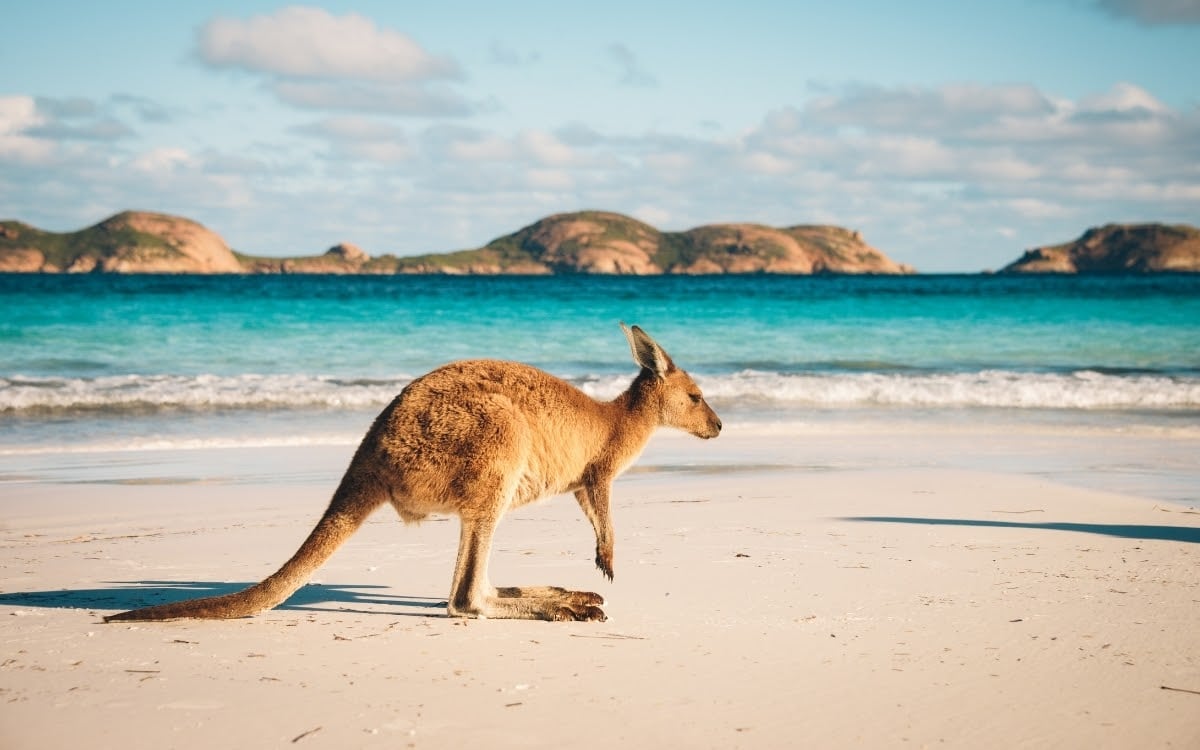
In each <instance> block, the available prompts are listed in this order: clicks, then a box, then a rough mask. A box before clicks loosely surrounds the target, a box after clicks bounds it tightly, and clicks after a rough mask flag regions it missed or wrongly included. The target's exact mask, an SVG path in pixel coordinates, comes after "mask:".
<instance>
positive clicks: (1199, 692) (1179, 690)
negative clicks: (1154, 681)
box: [1159, 685, 1200, 695]
mask: <svg viewBox="0 0 1200 750" xmlns="http://www.w3.org/2000/svg"><path fill="white" fill-rule="evenodd" d="M1159 687H1160V688H1162V689H1163V690H1173V691H1175V692H1176V693H1191V694H1192V695H1200V690H1190V689H1188V688H1177V687H1171V686H1170V685H1159Z"/></svg>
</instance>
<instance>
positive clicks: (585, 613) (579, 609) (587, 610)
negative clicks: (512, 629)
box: [496, 586, 608, 622]
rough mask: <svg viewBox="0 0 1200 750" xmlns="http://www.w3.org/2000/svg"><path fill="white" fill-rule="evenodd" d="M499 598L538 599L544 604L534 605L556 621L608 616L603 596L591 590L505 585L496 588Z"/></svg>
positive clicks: (603, 619)
mask: <svg viewBox="0 0 1200 750" xmlns="http://www.w3.org/2000/svg"><path fill="white" fill-rule="evenodd" d="M496 595H497V596H498V597H499V598H500V599H524V600H533V601H540V602H543V603H544V604H545V606H544V607H543V606H539V605H535V606H536V607H537V608H538V609H539V610H541V611H543V612H547V613H548V614H549V615H550V616H549V617H548V618H547V619H550V620H556V621H564V620H566V621H570V620H576V621H583V622H604V621H605V620H607V619H608V616H607V615H605V614H604V610H602V609H600V605H601V604H604V597H602V596H600V595H599V594H596V593H593V592H591V591H571V590H570V589H564V588H562V587H560V586H505V587H503V588H498V589H496Z"/></svg>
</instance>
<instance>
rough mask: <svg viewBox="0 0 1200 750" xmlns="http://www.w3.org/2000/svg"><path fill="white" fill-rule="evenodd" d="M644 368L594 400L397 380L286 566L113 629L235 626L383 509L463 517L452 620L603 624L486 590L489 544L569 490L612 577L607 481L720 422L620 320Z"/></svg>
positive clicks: (501, 379)
mask: <svg viewBox="0 0 1200 750" xmlns="http://www.w3.org/2000/svg"><path fill="white" fill-rule="evenodd" d="M621 328H622V330H624V331H625V335H626V337H627V338H628V339H629V345H630V348H631V349H632V351H633V359H634V361H635V362H636V363H637V364H638V365H640V367H641V371H640V372H639V373H638V374H637V376H636V377H635V378H634V379H633V382H632V383H631V384H630V386H629V388H628V389H627V390H626V391H625V392H624V393H622V394H621V395H620V396H618V397H617V398H616V399H614V400H613V401H609V402H601V401H596V400H595V399H593V398H591V397H590V396H588V395H587V394H585V393H584V392H583V391H581V390H579V389H578V388H576V387H575V386H573V385H571V384H570V383H567V382H565V381H563V380H560V379H559V378H556V377H554V376H553V375H550V374H548V373H546V372H543V371H541V370H539V369H537V368H534V367H530V366H528V365H523V364H519V363H516V362H504V361H496V360H469V361H463V362H455V363H452V364H448V365H445V366H443V367H440V368H438V369H436V370H433V371H432V372H430V373H428V374H426V375H423V376H421V377H419V378H417V379H416V380H414V381H412V382H411V383H409V384H408V386H406V387H405V388H404V389H403V390H402V391H401V392H400V395H399V396H397V397H396V398H395V400H393V401H392V402H391V404H389V405H388V406H387V407H386V408H385V409H384V410H383V411H382V412H381V413H380V415H379V416H378V417H377V418H376V419H375V422H374V424H373V425H372V426H371V428H370V429H369V430H368V431H367V434H366V436H365V437H364V438H363V441H362V443H361V444H360V445H359V446H358V449H357V451H355V453H354V457H353V458H352V459H351V460H350V465H349V467H348V468H347V469H346V473H345V475H344V476H343V477H342V481H341V483H340V484H339V485H338V488H337V490H336V491H335V492H334V494H333V499H332V500H330V503H329V507H328V508H327V509H326V511H325V513H324V515H322V516H321V518H320V520H319V521H317V525H316V526H315V527H314V528H313V530H312V532H311V533H310V534H309V536H308V538H307V539H306V540H305V541H304V543H303V544H301V545H300V549H299V550H297V551H296V553H295V554H294V555H293V556H292V558H291V559H290V560H288V561H287V562H286V563H284V564H283V567H281V568H280V569H279V570H278V571H277V572H275V573H274V574H272V575H270V576H268V577H267V578H266V579H265V580H263V581H262V582H260V583H256V584H254V585H253V586H250V587H249V588H246V589H244V590H242V591H238V592H235V593H232V594H225V595H222V596H212V597H206V598H203V599H191V600H188V601H182V602H174V603H170V604H160V605H157V606H153V607H145V608H143V609H135V610H131V611H129V612H122V613H120V614H116V615H112V616H109V617H106V618H104V619H105V621H106V622H116V621H124V620H174V619H180V618H207V619H222V618H234V617H245V616H247V615H252V614H255V613H258V612H261V611H263V610H266V609H271V608H272V607H275V606H277V605H279V604H281V603H283V602H284V601H285V600H286V599H287V598H288V597H289V596H291V595H292V593H294V592H295V591H296V589H298V588H300V587H301V586H303V585H304V584H305V583H306V582H307V581H308V579H309V577H310V576H311V575H312V573H313V571H315V570H316V569H317V568H318V567H320V566H321V565H322V564H323V563H324V562H325V561H326V560H328V559H329V557H330V555H332V554H333V552H334V550H336V549H337V548H338V547H339V546H341V544H342V543H343V542H345V541H346V539H348V538H349V537H350V535H351V534H353V533H354V532H355V531H356V530H357V529H358V528H359V526H361V525H362V524H363V522H364V521H366V519H367V517H368V516H370V515H371V513H372V512H374V511H375V510H376V509H377V508H379V507H380V506H381V505H383V504H384V503H388V502H390V503H391V504H392V507H394V508H395V509H396V511H397V512H398V513H399V514H400V518H401V520H403V521H404V522H405V523H412V522H416V521H420V520H421V519H423V518H425V517H426V516H428V515H429V514H431V513H446V514H455V515H457V516H458V517H459V520H460V521H461V532H460V537H459V543H458V560H457V562H456V563H455V565H454V578H453V581H452V583H451V586H450V598H449V600H448V601H447V611H448V613H449V615H450V616H452V617H478V618H510V619H526V620H580V621H602V620H605V619H607V618H606V616H605V614H604V611H603V610H602V609H601V608H600V605H602V604H604V598H603V597H601V596H600V595H599V594H595V593H592V592H590V591H570V590H567V589H564V588H559V587H557V586H532V587H530V586H522V587H502V588H495V587H493V586H492V585H491V583H490V582H489V580H488V558H489V556H490V554H491V546H492V535H493V534H494V533H495V531H496V525H497V524H498V523H499V521H500V518H501V517H502V516H503V515H504V514H505V513H507V512H508V511H510V510H512V509H513V508H517V507H520V506H522V505H526V504H528V503H532V502H534V501H537V500H541V499H543V498H546V497H549V496H551V495H557V494H560V493H566V492H573V493H574V494H575V499H576V500H577V501H578V502H579V506H580V508H582V509H583V513H584V515H585V516H587V519H588V520H589V521H590V522H591V524H592V528H593V529H594V531H595V534H596V567H598V568H599V569H600V572H601V573H602V574H603V575H604V576H606V577H607V578H608V579H609V580H612V578H613V527H612V519H611V516H610V513H609V508H610V501H609V498H610V493H611V490H612V482H613V480H614V479H615V478H616V477H617V476H618V475H620V474H621V473H622V472H623V471H625V469H627V468H628V467H629V466H630V465H631V464H632V463H633V462H634V460H636V459H637V457H638V456H639V455H640V454H641V452H642V449H643V448H645V446H646V443H647V442H648V441H649V439H650V436H651V434H652V433H653V432H654V430H655V429H656V428H658V427H660V426H667V427H676V428H680V429H683V430H685V431H687V432H690V433H691V434H693V435H695V436H697V437H701V438H706V439H707V438H714V437H716V436H717V435H718V434H719V433H720V432H721V420H720V418H719V417H718V416H717V414H716V412H714V411H713V410H712V408H711V407H710V406H709V405H708V404H707V403H706V402H705V400H704V396H703V395H702V394H701V392H700V388H699V387H697V385H696V383H695V382H694V381H693V380H692V378H691V377H690V376H689V375H688V374H687V373H686V372H684V371H683V370H681V369H679V368H678V367H676V366H675V363H674V362H673V361H672V360H671V358H670V357H669V356H667V353H666V352H665V351H663V349H662V347H660V346H659V345H658V344H657V343H655V341H654V340H653V339H651V338H650V336H649V335H647V334H646V332H645V331H643V330H642V329H641V328H639V327H637V326H633V327H632V328H629V327H627V326H626V325H625V324H624V323H622V324H621Z"/></svg>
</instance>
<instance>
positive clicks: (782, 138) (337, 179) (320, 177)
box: [0, 79, 1200, 271]
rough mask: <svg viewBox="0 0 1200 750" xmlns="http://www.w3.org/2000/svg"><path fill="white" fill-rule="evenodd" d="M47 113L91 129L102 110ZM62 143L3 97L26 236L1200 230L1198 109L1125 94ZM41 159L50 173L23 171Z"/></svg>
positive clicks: (949, 265)
mask: <svg viewBox="0 0 1200 750" xmlns="http://www.w3.org/2000/svg"><path fill="white" fill-rule="evenodd" d="M281 80H282V79H281ZM297 82H306V83H312V84H331V82H326V81H315V80H314V81H297ZM331 85H332V84H331ZM355 85H357V83H355ZM48 109H54V110H55V111H59V112H64V113H65V112H66V111H67V110H70V111H73V112H76V113H77V115H76V120H77V121H80V122H82V121H84V120H85V119H86V118H87V117H91V118H97V117H100V116H102V114H103V113H104V112H105V111H106V109H105V107H104V106H103V103H101V104H100V105H98V106H97V107H95V111H94V112H93V113H92V114H91V115H87V114H85V111H86V110H87V109H88V107H87V106H85V103H84V102H81V101H66V102H59V103H58V105H56V108H55V107H51V108H48ZM905 113H908V114H911V115H912V116H911V117H909V116H905ZM51 122H53V118H51V117H50V116H49V115H48V114H47V113H46V112H43V111H41V110H40V109H39V107H38V103H37V101H35V100H33V99H31V98H30V97H3V98H0V159H4V160H5V162H4V168H5V170H6V177H8V178H9V179H8V180H6V181H0V204H3V205H8V206H12V207H13V208H11V209H10V211H14V212H15V213H16V215H18V217H20V218H26V219H36V218H37V217H38V214H36V213H33V212H30V211H22V210H19V209H20V207H21V206H51V207H56V208H54V209H53V210H56V211H59V212H60V213H62V214H63V215H66V214H67V213H68V212H70V214H71V215H72V216H75V215H78V213H79V212H80V211H83V210H84V209H85V208H86V209H87V210H88V211H91V212H93V213H94V214H97V215H89V216H86V217H83V219H85V220H86V221H95V220H97V219H99V218H102V216H103V215H105V214H104V213H100V211H101V209H103V211H104V212H107V213H114V212H116V211H117V210H120V209H123V208H129V207H150V208H156V209H158V210H164V211H168V212H178V213H182V214H184V215H193V216H195V218H197V219H199V220H201V221H203V222H204V223H206V224H208V225H209V226H211V227H212V228H214V229H215V230H217V231H218V232H221V233H222V234H223V235H225V236H226V239H227V240H228V241H230V243H231V244H233V245H234V246H236V247H238V248H239V249H241V250H244V251H246V252H250V253H256V254H263V253H266V254H270V253H279V254H282V253H292V254H294V253H311V252H318V251H320V249H321V248H323V247H326V246H328V244H331V243H332V242H335V241H339V240H343V239H349V240H351V241H354V242H356V243H358V244H360V245H362V246H363V247H365V248H367V249H368V251H369V252H372V253H382V252H395V253H398V254H404V253H414V252H439V251H445V250H453V249H457V248H462V247H472V246H478V245H482V244H483V243H485V242H487V241H488V240H490V239H492V238H494V237H496V236H499V235H501V234H504V233H507V232H510V231H512V230H514V229H516V228H518V227H520V226H523V225H524V224H527V223H530V222H531V221H534V220H536V219H538V218H540V217H541V216H543V215H546V214H549V213H556V212H561V211H570V210H575V209H582V208H601V209H608V210H614V211H621V212H625V213H628V214H631V215H635V216H638V217H639V218H642V219H644V220H647V221H649V222H650V223H651V224H654V225H655V226H659V227H662V228H665V229H684V228H687V227H690V226H695V225H698V224H703V223H711V222H714V221H752V222H759V223H764V224H771V225H791V224H799V223H813V222H827V223H833V224H839V225H842V226H847V227H851V228H854V229H860V230H862V231H863V232H864V235H865V236H866V238H867V240H868V241H869V242H871V243H872V244H874V245H875V246H877V247H879V248H880V249H882V250H883V251H884V252H887V253H889V254H890V255H892V256H893V257H895V258H896V259H897V260H901V261H905V262H911V263H914V264H916V265H917V266H918V267H919V268H921V269H922V270H967V271H970V270H978V269H980V268H986V267H998V266H1000V265H1003V264H1004V263H1006V262H1008V261H1010V260H1012V259H1013V258H1014V257H1016V255H1018V254H1019V252H1020V251H1021V249H1022V248H1024V247H1029V246H1034V245H1040V244H1047V243H1050V242H1054V241H1059V240H1066V239H1070V238H1071V237H1074V236H1077V235H1078V234H1079V232H1080V231H1081V230H1082V229H1083V228H1084V227H1086V226H1089V225H1091V224H1096V223H1102V222H1104V221H1108V220H1113V219H1120V220H1147V221H1154V220H1163V221H1186V222H1191V223H1197V220H1198V219H1200V216H1198V214H1197V206H1198V205H1200V167H1198V166H1197V164H1200V110H1197V109H1192V110H1186V111H1184V110H1179V109H1174V108H1172V107H1170V106H1168V105H1166V104H1164V103H1163V102H1161V101H1160V100H1158V99H1157V98H1156V97H1155V96H1154V94H1152V93H1151V92H1149V91H1147V90H1145V89H1143V88H1140V87H1138V86H1136V85H1133V84H1128V83H1125V84H1116V85H1114V86H1112V87H1110V88H1109V89H1107V90H1105V91H1098V92H1095V93H1093V94H1092V95H1089V96H1081V97H1073V98H1064V97H1060V96H1056V95H1053V94H1051V93H1048V92H1043V91H1040V90H1036V89H1032V88H1029V87H1023V86H985V85H969V86H968V85H955V86H943V87H927V88H913V87H906V88H897V89H887V88H880V87H875V88H869V89H868V88H863V87H861V86H857V87H848V88H846V89H844V90H841V91H836V90H834V91H828V90H827V91H825V92H824V93H823V94H822V96H820V97H818V98H816V99H813V100H811V101H808V102H797V103H795V104H793V105H791V106H788V107H782V108H779V109H777V110H774V111H771V112H767V113H765V114H763V116H762V117H761V119H760V120H758V121H757V122H754V123H753V124H751V125H748V126H746V127H744V128H743V129H742V130H741V132H738V133H737V134H736V135H721V134H714V135H688V136H680V135H673V134H670V133H663V132H654V133H642V134H638V133H628V132H620V133H614V132H606V131H603V130H601V129H598V128H596V127H595V126H591V125H581V124H578V123H576V124H566V125H564V126H562V127H558V128H555V129H541V128H532V129H525V130H515V131H512V132H504V131H500V130H496V129H491V128H485V127H481V126H480V127H466V126H463V125H461V124H453V123H450V122H447V121H442V122H437V123H435V124H432V125H427V126H416V125H413V124H412V123H411V122H406V123H405V124H404V125H403V126H400V125H398V124H397V123H396V121H394V120H391V119H388V118H380V117H373V116H363V115H358V114H340V115H337V116H329V117H324V118H314V121H313V122H311V123H309V124H307V125H304V126H302V127H294V128H292V129H290V130H288V131H286V132H285V133H284V137H283V138H281V139H279V141H278V142H277V143H274V144H273V146H274V147H275V148H274V149H273V150H272V151H270V152H269V153H268V152H254V153H256V154H261V158H260V159H258V160H250V161H247V160H246V159H244V158H239V156H241V155H243V154H244V152H239V151H233V150H231V151H227V152H221V151H219V150H215V149H211V150H209V149H203V148H200V149H194V148H191V145H192V144H191V143H190V142H189V143H187V144H183V143H178V142H176V143H154V144H141V143H140V142H138V141H136V140H133V139H129V140H122V141H120V142H119V143H116V144H111V143H109V144H101V143H96V142H91V141H85V140H81V139H75V140H70V141H50V140H46V139H40V138H35V137H33V136H32V135H31V133H32V132H34V131H35V129H36V128H38V127H45V126H46V125H48V124H49V123H51ZM288 137H290V138H292V139H293V140H291V141H289V140H288ZM39 144H40V147H42V148H46V149H51V150H52V153H51V155H50V156H46V158H44V159H43V160H42V161H40V162H33V161H25V162H19V161H17V157H16V154H18V153H26V155H28V149H30V148H32V147H34V146H39ZM184 146H188V147H187V148H185V147H184ZM23 149H24V151H23ZM151 204H153V205H151ZM62 223H63V221H62V220H60V221H59V225H60V226H61V224H62ZM83 223H86V222H85V221H83V220H81V221H80V222H79V224H80V225H82V224H83ZM397 227H403V231H398V230H397ZM326 233H328V236H327V234H326Z"/></svg>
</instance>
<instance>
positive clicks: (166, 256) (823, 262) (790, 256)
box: [0, 211, 913, 275]
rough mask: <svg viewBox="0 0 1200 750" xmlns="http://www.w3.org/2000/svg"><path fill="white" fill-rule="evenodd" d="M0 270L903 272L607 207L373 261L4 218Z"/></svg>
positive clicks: (174, 222)
mask: <svg viewBox="0 0 1200 750" xmlns="http://www.w3.org/2000/svg"><path fill="white" fill-rule="evenodd" d="M0 271H10V272H12V271H23V272H71V273H78V272H90V271H101V272H115V273H122V272H124V273H374V274H393V273H406V274H417V273H437V274H641V275H650V274H663V273H670V274H724V273H734V274H737V273H779V274H814V273H835V274H863V273H866V274H903V273H912V272H913V271H912V269H911V268H910V267H908V266H905V265H901V264H899V263H896V262H894V261H892V260H891V259H890V258H888V257H887V256H885V255H884V254H883V253H881V252H880V251H878V250H876V249H875V248H873V247H871V246H870V245H867V244H866V243H865V242H863V240H862V237H861V236H860V235H859V233H858V232H854V231H850V230H848V229H842V228H840V227H833V226H794V227H786V228H781V229H775V228H772V227H765V226H760V225H757V224H713V225H710V226H703V227H697V228H695V229H689V230H688V231H686V232H660V231H659V230H657V229H655V228H654V227H652V226H650V225H649V224H645V223H643V222H640V221H638V220H636V219H632V218H630V217H628V216H622V215H621V214H616V213H608V212H603V211H582V212H578V213H568V214H558V215H555V216H550V217H547V218H545V219H542V220H541V221H538V222H536V223H534V224H531V225H529V226H527V227H525V228H523V229H520V230H518V231H516V232H514V233H512V234H508V235H505V236H503V237H500V238H498V239H495V240H492V241H491V242H489V243H488V244H487V245H484V246H483V247H481V248H477V249H474V250H461V251H458V252H451V253H441V254H432V255H420V256H413V257H396V256H394V255H382V256H378V257H371V256H370V255H368V254H367V253H366V252H364V251H363V250H362V249H361V248H359V247H357V246H355V245H352V244H349V243H342V244H339V245H336V246H334V247H333V248H331V249H330V250H329V251H327V252H326V253H325V254H323V255H318V256H307V257H293V258H268V257H258V256H252V255H245V254H242V253H235V252H234V251H232V250H230V249H229V247H228V246H227V245H226V244H225V242H224V240H222V239H221V238H220V236H218V235H217V234H215V233H214V232H212V231H210V230H208V229H206V228H204V227H203V226H201V225H200V224H197V223H196V222H194V221H191V220H189V219H183V218H179V217H174V216H167V215H164V214H154V213H146V212H135V211H127V212H125V213H121V214H117V215H116V216H113V217H112V218H110V219H106V220H105V221H102V222H100V223H99V224H97V225H95V226H92V227H88V228H87V229H82V230H80V231H78V232H68V233H62V234H58V233H53V232H45V231H42V230H40V229H37V228H35V227H31V226H29V225H27V224H22V223H20V222H16V221H5V222H0Z"/></svg>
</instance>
